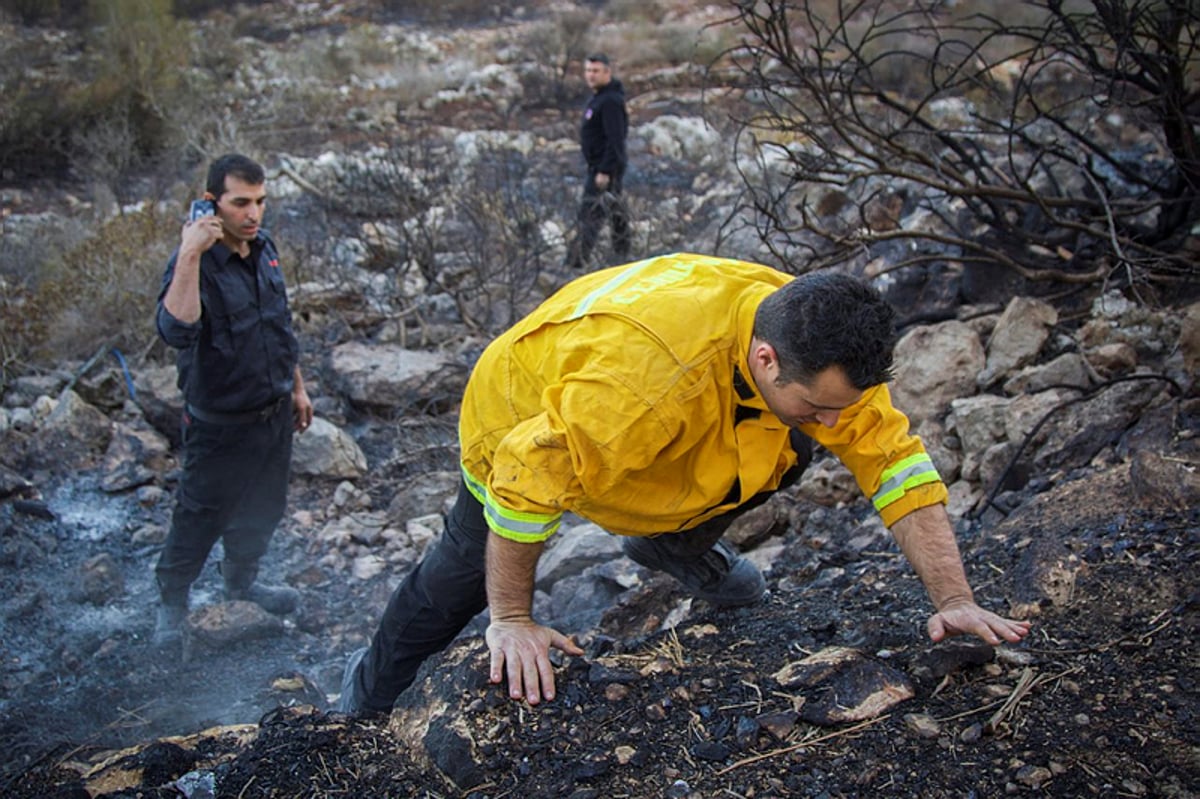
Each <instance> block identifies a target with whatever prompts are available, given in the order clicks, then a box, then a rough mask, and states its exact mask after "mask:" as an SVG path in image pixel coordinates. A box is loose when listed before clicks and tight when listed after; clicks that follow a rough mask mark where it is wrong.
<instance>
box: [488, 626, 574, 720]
mask: <svg viewBox="0 0 1200 799" xmlns="http://www.w3.org/2000/svg"><path fill="white" fill-rule="evenodd" d="M487 645H488V649H489V650H491V653H492V662H491V670H490V674H489V679H490V680H491V681H492V682H493V683H499V682H501V681H502V680H503V679H504V678H505V677H506V676H507V678H508V695H509V696H511V697H512V698H513V699H524V700H525V701H527V702H528V703H529V704H531V705H536V704H538V703H539V702H541V701H542V699H543V698H544V699H546V700H551V699H553V698H554V664H552V663H551V662H550V648H551V647H554V648H555V649H558V650H561V651H563V652H566V653H567V654H568V655H582V654H583V650H582V649H580V648H579V647H578V646H576V645H575V642H574V641H572V640H571V639H570V638H568V637H567V636H565V635H563V634H562V633H560V632H558V631H557V630H552V629H550V628H549V627H543V626H541V625H540V624H537V623H535V622H534V621H533V620H532V619H530V620H528V621H494V622H492V623H491V624H490V625H488V628H487Z"/></svg>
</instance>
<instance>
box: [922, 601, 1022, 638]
mask: <svg viewBox="0 0 1200 799" xmlns="http://www.w3.org/2000/svg"><path fill="white" fill-rule="evenodd" d="M926 628H927V629H928V631H929V637H930V638H931V639H932V640H933V641H934V642H937V641H941V640H942V639H943V638H949V637H952V636H955V635H976V636H978V637H980V638H982V639H983V640H984V641H987V642H988V643H989V644H991V645H992V646H995V645H997V644H999V643H1000V642H1001V639H1003V640H1005V641H1008V642H1009V643H1012V644H1015V643H1016V642H1017V641H1020V640H1021V639H1022V638H1024V637H1025V636H1026V635H1028V634H1029V622H1027V621H1015V620H1013V619H1006V618H1004V617H1003V616H998V615H996V614H995V613H992V612H991V611H990V610H984V609H983V608H981V607H979V606H978V605H976V604H975V603H974V602H960V603H956V604H953V605H948V606H947V607H944V608H942V609H941V610H940V611H938V612H937V613H935V614H933V615H932V616H930V617H929V623H928V624H927V625H926Z"/></svg>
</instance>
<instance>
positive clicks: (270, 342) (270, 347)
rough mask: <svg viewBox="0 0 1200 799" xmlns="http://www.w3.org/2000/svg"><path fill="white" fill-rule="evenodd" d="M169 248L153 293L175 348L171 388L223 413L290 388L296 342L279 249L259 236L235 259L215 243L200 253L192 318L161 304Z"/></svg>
mask: <svg viewBox="0 0 1200 799" xmlns="http://www.w3.org/2000/svg"><path fill="white" fill-rule="evenodd" d="M178 257H179V251H178V250H176V251H175V252H174V253H173V254H172V255H171V258H170V260H169V261H168V262H167V269H166V273H165V274H164V275H163V283H162V290H161V291H160V292H159V295H158V310H157V313H156V324H157V327H158V333H159V335H160V336H162V339H163V341H165V342H166V343H167V344H168V345H170V346H171V347H174V348H175V349H177V350H179V359H178V369H179V388H180V390H182V391H183V396H184V400H185V401H186V402H187V403H188V404H189V405H194V406H196V407H198V408H203V409H206V410H211V411H218V412H223V413H238V412H243V411H251V410H258V409H259V408H263V407H265V406H267V405H269V404H271V403H272V402H274V401H275V400H277V399H279V398H280V397H282V396H284V395H286V394H288V393H290V392H291V390H292V387H293V385H294V383H295V370H296V364H297V363H298V360H299V349H300V348H299V345H298V343H297V341H296V336H295V335H294V334H293V332H292V314H291V311H290V310H289V309H288V303H287V289H286V287H285V286H284V282H283V273H282V271H281V269H280V267H279V252H278V251H277V250H276V249H275V244H274V242H272V241H271V239H270V237H268V236H266V235H264V234H262V233H259V235H258V237H257V238H255V240H254V241H253V242H251V243H250V255H249V257H248V258H242V257H241V256H240V255H238V254H237V253H235V252H233V251H232V250H230V249H229V248H228V247H226V246H225V244H224V243H222V242H217V243H216V244H214V245H213V246H212V247H211V248H209V250H208V251H207V252H205V253H204V254H203V255H201V256H200V304H201V313H200V319H199V321H196V322H193V323H190V324H189V323H187V322H181V321H180V320H178V319H176V318H175V317H174V316H172V315H171V313H170V312H169V311H168V310H167V309H166V308H165V307H164V306H163V297H165V296H166V293H167V288H168V286H170V284H171V279H172V277H173V276H174V274H175V262H176V260H177V259H178Z"/></svg>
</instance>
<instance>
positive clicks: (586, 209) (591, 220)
mask: <svg viewBox="0 0 1200 799" xmlns="http://www.w3.org/2000/svg"><path fill="white" fill-rule="evenodd" d="M583 79H584V80H585V81H586V82H587V85H588V87H589V88H590V89H591V90H592V92H593V94H592V97H591V99H590V100H588V104H587V108H585V109H584V111H583V124H582V125H581V126H580V129H579V143H580V148H581V149H582V150H583V159H584V161H586V162H587V179H586V180H585V181H584V183H583V199H582V201H581V202H580V205H579V235H578V237H577V238H576V240H575V243H574V244H573V245H572V246H571V251H570V254H569V256H568V265H569V266H570V267H571V268H573V269H584V268H585V267H586V265H587V263H588V259H589V258H590V257H591V254H592V249H593V248H594V247H595V246H596V239H598V238H599V236H600V230H601V228H603V227H604V223H605V222H611V223H612V242H613V251H614V252H615V253H616V256H617V260H616V261H615V263H623V262H625V261H628V260H629V249H630V246H629V245H630V241H629V239H630V236H629V211H628V208H626V206H625V201H624V200H623V199H622V197H621V189H622V185H621V184H622V181H623V180H624V177H625V166H626V163H627V160H628V159H627V158H626V155H625V136H626V134H628V132H629V118H628V116H627V115H626V113H625V87H624V86H622V85H621V81H619V80H617V79H616V78H614V77H613V76H612V67H611V65H610V64H609V60H608V56H606V55H604V54H603V53H595V54H593V55H590V56H588V57H587V59H586V60H585V61H584V69H583Z"/></svg>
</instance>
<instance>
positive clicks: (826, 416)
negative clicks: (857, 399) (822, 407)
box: [813, 411, 841, 427]
mask: <svg viewBox="0 0 1200 799" xmlns="http://www.w3.org/2000/svg"><path fill="white" fill-rule="evenodd" d="M813 415H814V416H816V417H817V421H818V422H820V423H821V424H823V425H825V426H826V427H833V426H834V425H835V424H837V421H838V417H839V416H841V411H817V412H816V413H815V414H813Z"/></svg>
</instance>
